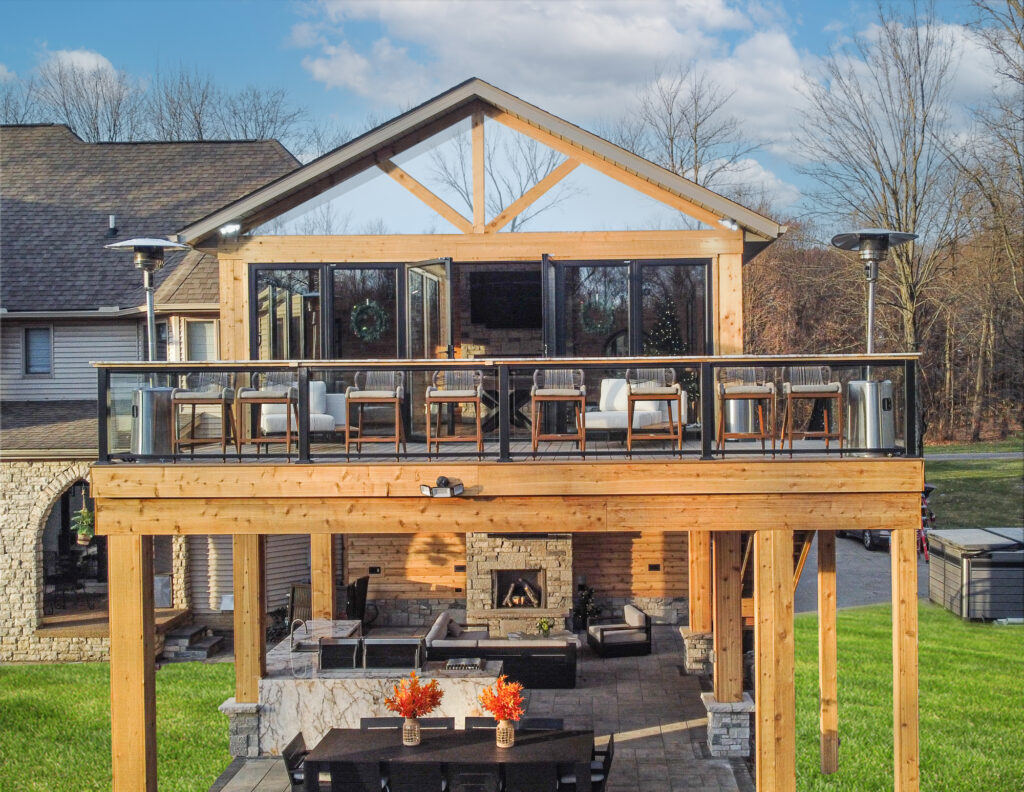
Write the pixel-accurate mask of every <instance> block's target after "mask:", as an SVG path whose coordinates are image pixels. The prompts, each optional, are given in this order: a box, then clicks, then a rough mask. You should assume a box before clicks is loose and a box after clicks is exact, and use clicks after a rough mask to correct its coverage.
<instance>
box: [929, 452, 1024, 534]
mask: <svg viewBox="0 0 1024 792" xmlns="http://www.w3.org/2000/svg"><path fill="white" fill-rule="evenodd" d="M924 474H925V475H924V477H925V481H927V482H928V483H929V484H934V485H935V486H936V490H935V492H934V493H933V494H932V497H931V507H932V511H933V512H935V527H936V528H939V529H942V528H984V527H986V526H1008V525H1024V459H979V460H971V461H964V462H955V461H950V462H936V461H934V460H929V461H926V462H925V469H924Z"/></svg>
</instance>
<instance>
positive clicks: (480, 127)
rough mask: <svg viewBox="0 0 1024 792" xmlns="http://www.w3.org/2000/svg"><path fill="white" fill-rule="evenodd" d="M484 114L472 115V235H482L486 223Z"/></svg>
mask: <svg viewBox="0 0 1024 792" xmlns="http://www.w3.org/2000/svg"><path fill="white" fill-rule="evenodd" d="M485 169H486V162H485V157H484V114H483V113H481V112H477V113H473V233H474V234H482V233H484V230H485V226H486V223H487V212H486V194H485V191H484V189H485V183H484V173H485Z"/></svg>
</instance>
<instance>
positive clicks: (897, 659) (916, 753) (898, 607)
mask: <svg viewBox="0 0 1024 792" xmlns="http://www.w3.org/2000/svg"><path fill="white" fill-rule="evenodd" d="M889 554H890V556H891V558H892V562H891V563H892V677H893V679H892V696H893V760H894V762H895V781H896V783H895V786H894V790H895V792H918V790H919V789H920V783H921V776H920V761H921V754H920V746H919V742H918V699H917V686H918V669H917V630H918V628H917V532H916V527H915V528H898V529H892V530H890V533H889Z"/></svg>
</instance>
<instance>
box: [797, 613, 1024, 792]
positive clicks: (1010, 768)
mask: <svg viewBox="0 0 1024 792" xmlns="http://www.w3.org/2000/svg"><path fill="white" fill-rule="evenodd" d="M919 612H920V710H921V716H920V718H921V720H920V724H921V725H920V736H921V789H922V790H924V792H961V790H962V792H976V791H978V790H986V791H988V790H992V791H993V792H994V790H1007V791H1009V790H1022V789H1024V761H1022V759H1021V758H1022V757H1024V728H1021V715H1020V706H1021V702H1022V701H1024V674H1022V673H1021V670H1022V666H1021V659H1020V655H1021V648H1022V647H1024V627H1000V626H998V625H992V624H974V623H969V622H964V621H963V620H961V619H959V618H957V617H956V616H953V615H952V614H950V613H948V612H947V611H944V610H942V609H941V608H938V607H936V606H934V605H931V604H927V603H922V604H921V606H920V609H919ZM890 614H891V609H890V607H889V606H888V605H875V606H870V607H865V608H851V609H846V610H842V611H840V612H839V625H838V635H839V639H838V640H839V735H840V740H841V744H840V747H839V772H838V773H836V774H834V775H831V776H824V775H822V774H821V771H820V760H819V754H818V654H817V652H818V649H817V641H818V638H817V630H818V620H817V617H816V616H815V615H813V614H805V615H801V616H797V617H796V619H795V622H796V624H795V636H796V673H795V678H796V697H797V699H796V706H797V789H798V790H801V792H809V791H810V790H828V791H829V792H846V791H847V790H848V791H849V792H870V790H891V789H892V788H893V749H892V723H893V721H892V628H891V616H890Z"/></svg>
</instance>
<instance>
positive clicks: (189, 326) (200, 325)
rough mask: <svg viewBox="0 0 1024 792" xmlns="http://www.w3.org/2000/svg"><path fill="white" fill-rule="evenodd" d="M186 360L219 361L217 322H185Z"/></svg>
mask: <svg viewBox="0 0 1024 792" xmlns="http://www.w3.org/2000/svg"><path fill="white" fill-rule="evenodd" d="M185 359H186V360H216V359H217V328H216V322H214V321H213V320H212V319H211V320H209V321H202V322H198V321H197V322H185Z"/></svg>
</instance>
